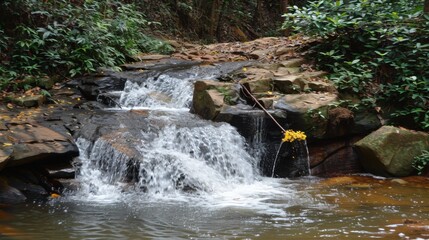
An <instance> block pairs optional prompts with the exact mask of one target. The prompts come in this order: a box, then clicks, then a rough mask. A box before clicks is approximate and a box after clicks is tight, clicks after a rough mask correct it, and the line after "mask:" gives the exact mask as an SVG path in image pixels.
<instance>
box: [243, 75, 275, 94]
mask: <svg viewBox="0 0 429 240" xmlns="http://www.w3.org/2000/svg"><path fill="white" fill-rule="evenodd" d="M240 83H241V84H243V85H244V86H245V87H246V88H247V89H248V90H250V92H251V93H262V92H268V91H271V90H272V86H271V79H268V78H266V79H259V80H252V81H240Z"/></svg>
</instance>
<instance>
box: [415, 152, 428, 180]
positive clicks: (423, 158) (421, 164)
mask: <svg viewBox="0 0 429 240" xmlns="http://www.w3.org/2000/svg"><path fill="white" fill-rule="evenodd" d="M428 164H429V151H423V152H422V154H421V155H419V156H417V157H415V158H414V161H413V168H414V169H416V170H417V173H418V174H419V175H421V174H422V173H423V170H424V169H425V167H426V166H427V165H428Z"/></svg>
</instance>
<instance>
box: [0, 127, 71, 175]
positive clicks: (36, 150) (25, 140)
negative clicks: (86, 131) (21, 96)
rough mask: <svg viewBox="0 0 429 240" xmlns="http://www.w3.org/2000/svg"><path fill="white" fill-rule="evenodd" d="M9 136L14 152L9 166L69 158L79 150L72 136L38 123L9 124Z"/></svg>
mask: <svg viewBox="0 0 429 240" xmlns="http://www.w3.org/2000/svg"><path fill="white" fill-rule="evenodd" d="M9 130H10V131H9V132H7V133H5V134H7V137H8V138H9V139H13V141H12V143H13V153H12V154H11V160H9V162H8V166H19V165H23V164H28V163H31V162H35V161H39V160H54V159H55V160H57V161H58V160H60V159H62V160H67V159H71V157H72V156H77V155H78V154H79V151H78V149H77V147H76V145H75V144H74V142H73V140H72V139H71V138H70V137H66V136H65V135H62V134H59V133H58V132H55V131H53V130H51V129H49V128H46V127H43V126H41V125H38V124H15V125H9Z"/></svg>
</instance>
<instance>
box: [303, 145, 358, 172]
mask: <svg viewBox="0 0 429 240" xmlns="http://www.w3.org/2000/svg"><path fill="white" fill-rule="evenodd" d="M361 138H362V137H346V138H338V139H331V140H328V139H325V140H323V141H318V142H310V143H308V151H309V153H310V167H311V175H314V176H322V177H330V176H338V175H342V174H350V173H362V172H364V171H363V168H362V166H361V164H360V162H359V159H358V156H357V154H356V152H355V151H354V149H353V144H354V143H355V142H356V141H358V140H360V139H361Z"/></svg>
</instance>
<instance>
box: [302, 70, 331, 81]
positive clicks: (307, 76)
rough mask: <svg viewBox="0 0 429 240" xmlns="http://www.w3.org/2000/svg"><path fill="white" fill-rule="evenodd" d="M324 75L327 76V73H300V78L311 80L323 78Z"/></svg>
mask: <svg viewBox="0 0 429 240" xmlns="http://www.w3.org/2000/svg"><path fill="white" fill-rule="evenodd" d="M326 75H328V73H327V72H324V71H317V72H303V73H301V77H302V78H304V79H307V80H311V79H314V78H321V77H325V76H326Z"/></svg>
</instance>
